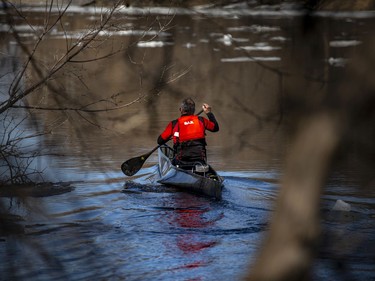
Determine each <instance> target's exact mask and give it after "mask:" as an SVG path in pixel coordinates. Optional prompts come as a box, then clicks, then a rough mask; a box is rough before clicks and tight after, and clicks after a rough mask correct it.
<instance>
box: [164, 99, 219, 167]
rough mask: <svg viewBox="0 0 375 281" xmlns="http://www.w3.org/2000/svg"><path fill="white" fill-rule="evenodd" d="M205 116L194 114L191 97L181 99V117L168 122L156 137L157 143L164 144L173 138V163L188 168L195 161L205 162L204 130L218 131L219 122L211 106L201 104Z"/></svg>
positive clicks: (193, 104)
mask: <svg viewBox="0 0 375 281" xmlns="http://www.w3.org/2000/svg"><path fill="white" fill-rule="evenodd" d="M202 109H203V111H204V113H206V115H207V118H208V119H207V118H205V117H201V116H197V115H194V112H195V103H194V101H193V100H192V99H191V98H187V99H184V100H183V101H182V104H181V107H180V112H181V117H180V118H178V119H176V120H173V121H171V122H169V124H168V125H167V127H166V128H165V130H164V131H163V132H162V133H161V135H160V136H159V137H158V144H159V145H162V144H165V143H166V142H167V141H168V140H169V139H170V138H172V139H173V148H174V150H175V158H174V160H173V164H174V165H178V166H181V168H184V167H186V168H189V166H191V165H194V164H195V163H197V162H198V163H202V164H205V163H206V158H207V156H206V145H207V143H206V138H205V136H206V133H205V132H206V130H208V131H211V132H217V131H219V124H218V123H217V121H216V118H215V116H214V114H213V113H212V112H211V106H209V105H208V104H206V103H204V104H203V105H202Z"/></svg>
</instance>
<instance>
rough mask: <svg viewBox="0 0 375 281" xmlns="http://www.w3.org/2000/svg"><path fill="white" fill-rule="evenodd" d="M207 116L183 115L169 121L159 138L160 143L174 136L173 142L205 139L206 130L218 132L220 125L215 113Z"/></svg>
mask: <svg viewBox="0 0 375 281" xmlns="http://www.w3.org/2000/svg"><path fill="white" fill-rule="evenodd" d="M207 117H208V118H209V119H207V118H204V117H200V116H197V115H182V116H181V117H180V118H178V119H176V120H173V121H172V122H169V124H168V125H167V127H166V128H165V130H164V131H163V132H162V133H161V135H160V136H159V138H158V144H163V143H166V142H167V141H168V140H169V139H170V138H173V143H174V144H177V143H183V142H186V141H191V140H200V139H205V131H206V130H208V131H211V132H217V131H219V125H218V123H217V121H216V119H215V116H214V115H213V113H211V112H210V113H209V114H207Z"/></svg>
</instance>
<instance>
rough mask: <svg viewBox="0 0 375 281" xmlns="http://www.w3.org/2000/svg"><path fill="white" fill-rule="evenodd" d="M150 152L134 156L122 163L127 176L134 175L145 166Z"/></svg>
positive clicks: (122, 168)
mask: <svg viewBox="0 0 375 281" xmlns="http://www.w3.org/2000/svg"><path fill="white" fill-rule="evenodd" d="M148 156H150V155H149V154H145V155H142V156H139V157H134V158H132V159H129V160H127V161H125V162H124V163H122V165H121V170H122V172H123V173H124V174H125V175H127V176H134V175H135V174H136V173H137V172H138V171H139V170H140V169H141V168H142V166H143V164H144V163H145V161H146V159H147V157H148Z"/></svg>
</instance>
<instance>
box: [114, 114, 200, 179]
mask: <svg viewBox="0 0 375 281" xmlns="http://www.w3.org/2000/svg"><path fill="white" fill-rule="evenodd" d="M202 112H203V110H201V111H199V112H198V113H197V115H200V114H201V113H202ZM159 147H160V145H158V146H156V147H154V148H153V149H152V150H151V151H150V152H148V153H145V154H143V155H141V156H137V157H133V158H131V159H129V160H126V161H125V162H124V163H122V164H121V171H122V172H123V173H124V174H125V175H127V176H129V177H130V176H134V175H135V174H136V173H138V171H139V170H140V169H141V168H142V166H143V164H144V163H145V162H146V160H147V158H148V157H150V155H151V154H152V153H153V152H154V151H155V150H157V149H158V148H159Z"/></svg>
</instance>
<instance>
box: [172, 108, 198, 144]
mask: <svg viewBox="0 0 375 281" xmlns="http://www.w3.org/2000/svg"><path fill="white" fill-rule="evenodd" d="M204 138H205V128H204V123H203V121H201V120H200V118H199V116H196V115H185V116H181V117H180V118H178V119H177V120H176V122H175V124H174V127H173V142H174V143H175V144H177V143H184V142H187V141H192V140H198V139H204Z"/></svg>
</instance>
